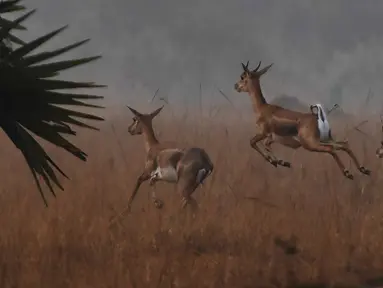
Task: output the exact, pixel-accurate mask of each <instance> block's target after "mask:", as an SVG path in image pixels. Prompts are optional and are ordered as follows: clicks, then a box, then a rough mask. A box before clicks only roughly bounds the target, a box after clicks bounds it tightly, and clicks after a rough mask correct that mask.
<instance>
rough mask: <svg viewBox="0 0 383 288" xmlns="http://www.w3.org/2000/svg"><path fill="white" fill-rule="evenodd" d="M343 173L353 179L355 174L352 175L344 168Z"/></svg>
mask: <svg viewBox="0 0 383 288" xmlns="http://www.w3.org/2000/svg"><path fill="white" fill-rule="evenodd" d="M343 175H344V176H346V177H347V178H348V179H351V180H353V179H354V176H352V174H351V173H350V171H348V170H344V171H343Z"/></svg>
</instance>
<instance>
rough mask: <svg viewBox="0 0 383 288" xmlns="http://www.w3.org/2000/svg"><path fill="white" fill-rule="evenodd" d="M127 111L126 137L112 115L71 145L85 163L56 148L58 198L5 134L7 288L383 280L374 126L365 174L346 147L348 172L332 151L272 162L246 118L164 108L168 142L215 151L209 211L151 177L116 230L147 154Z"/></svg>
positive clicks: (353, 139) (380, 174)
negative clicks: (154, 197) (220, 119)
mask: <svg viewBox="0 0 383 288" xmlns="http://www.w3.org/2000/svg"><path fill="white" fill-rule="evenodd" d="M124 121H126V123H125V125H124ZM124 121H122V120H119V121H116V122H114V123H113V125H114V129H115V130H114V131H115V133H114V132H113V130H112V129H111V125H110V123H106V124H104V126H103V130H102V131H101V132H99V133H95V132H87V131H81V132H80V136H79V137H78V138H76V139H74V142H75V143H78V144H80V146H81V147H82V148H84V149H85V150H86V151H87V152H88V153H89V155H90V156H89V157H90V158H89V161H88V163H87V164H84V163H81V162H80V161H77V160H76V159H73V158H72V157H69V156H68V155H66V154H65V153H63V152H61V151H58V149H56V148H52V147H50V146H47V147H48V151H50V152H51V153H52V155H53V156H54V158H55V159H56V160H57V161H58V163H60V164H61V166H62V168H63V169H64V171H66V172H67V174H68V175H69V176H70V177H71V180H70V181H67V180H64V179H63V184H64V186H65V188H66V190H65V192H58V193H57V199H54V198H53V197H48V200H49V204H50V205H49V207H48V208H45V207H44V205H43V202H42V201H41V198H40V196H39V194H38V191H37V189H36V188H35V186H34V183H33V179H32V176H31V175H30V173H29V171H28V169H27V167H26V165H25V164H24V162H23V159H22V157H21V155H19V153H18V151H17V150H16V149H15V148H14V147H12V145H11V144H10V143H9V142H8V140H7V139H6V138H5V137H2V138H1V143H2V145H1V147H2V149H1V150H0V156H1V159H2V161H1V164H0V172H1V175H2V177H1V178H2V179H1V181H2V185H1V189H2V190H1V193H0V200H1V202H0V203H1V204H0V214H1V217H0V226H1V227H2V232H1V236H0V247H1V252H0V259H1V266H0V287H4V288H5V287H56V288H58V287H82V288H83V287H338V286H336V285H339V287H367V286H359V285H362V284H365V285H367V284H368V285H370V286H369V287H379V285H382V287H383V269H382V268H383V209H382V208H383V207H382V204H383V197H382V192H383V191H382V187H383V171H382V163H381V161H379V160H378V159H376V157H375V150H376V148H377V146H378V144H379V140H380V139H379V137H380V136H378V135H376V134H377V132H376V131H377V130H376V127H375V126H374V125H372V127H370V128H369V129H367V128H366V129H367V132H368V133H370V134H371V135H373V134H374V133H375V135H376V136H374V137H375V138H374V139H370V138H368V137H365V136H363V135H362V134H359V133H358V132H356V131H354V132H352V133H350V135H349V137H350V143H351V147H352V148H353V149H354V150H355V152H356V154H357V156H358V158H359V159H360V160H361V161H362V162H363V163H365V164H366V166H367V167H368V168H370V169H371V170H372V173H373V174H372V176H371V177H368V176H364V175H361V174H360V173H358V171H357V170H356V169H355V167H354V166H352V165H351V163H350V161H349V159H347V157H346V155H342V159H344V161H345V164H346V166H350V170H351V171H352V172H353V173H354V176H355V180H354V181H351V180H348V179H345V178H344V177H343V176H342V174H341V172H340V171H339V170H338V167H337V166H336V164H335V162H334V161H333V159H332V158H331V157H330V156H327V155H319V154H311V153H309V152H306V151H304V150H298V151H296V153H294V152H293V151H292V150H288V149H285V148H283V147H280V146H277V145H276V146H275V151H276V153H277V155H279V156H283V158H284V159H286V160H291V161H292V165H293V168H291V169H287V168H278V169H276V168H274V167H272V166H271V165H270V164H268V163H265V162H264V161H263V160H262V159H261V158H260V156H259V155H257V154H256V152H255V151H253V150H252V149H251V148H250V146H249V139H250V137H251V136H252V131H253V127H252V126H248V127H243V124H241V122H239V121H237V122H232V121H231V122H230V125H229V126H226V125H223V124H215V125H213V124H207V123H208V121H205V122H206V123H201V124H192V123H191V121H189V122H187V120H185V119H184V120H183V121H184V123H183V122H182V121H166V120H164V119H162V118H161V117H159V119H156V122H155V123H156V124H155V126H156V128H157V131H158V134H160V136H159V138H160V139H163V140H165V139H166V140H177V141H179V142H182V143H188V144H193V145H198V146H202V147H204V148H206V150H207V151H208V152H209V153H210V154H211V158H212V160H213V162H214V164H215V171H214V174H213V175H212V176H211V178H209V179H208V180H207V181H206V184H205V186H204V187H203V188H199V189H198V190H197V191H196V193H195V195H194V196H195V198H196V199H197V201H198V203H199V205H200V208H199V211H198V213H196V215H195V217H194V218H193V216H192V213H191V212H190V211H186V212H179V210H178V209H179V205H180V197H179V196H178V195H176V194H175V192H174V191H175V190H174V186H172V185H169V184H162V183H160V184H158V189H157V190H158V196H160V198H161V199H162V200H164V201H165V206H164V208H163V209H162V210H157V209H156V208H155V207H154V206H153V204H152V203H151V201H149V198H148V195H149V194H148V192H149V188H148V185H147V184H144V185H143V186H142V187H141V190H140V191H141V192H140V193H139V195H138V197H137V199H136V202H134V203H133V207H132V212H131V214H129V215H126V216H125V217H124V218H123V219H122V220H121V221H120V222H118V223H116V224H115V225H114V226H111V227H109V226H108V225H109V221H110V219H112V218H113V217H114V216H115V215H116V213H118V212H119V211H121V210H122V209H123V208H124V207H125V205H126V202H127V199H128V197H129V195H130V192H131V190H132V188H133V185H134V182H135V180H136V177H137V176H138V175H139V174H140V172H141V169H142V167H143V164H144V151H143V145H142V139H141V138H140V137H139V136H137V137H131V136H128V133H127V125H128V122H129V121H130V118H126V119H125V120H124ZM338 126H339V127H344V126H345V125H343V123H340V124H339V125H338ZM226 127H227V128H226ZM339 131H340V132H339V133H341V132H342V130H339ZM2 136H3V135H2ZM116 136H117V137H116ZM174 138H175V139H174ZM121 147H122V149H123V151H121ZM46 190H47V189H46ZM379 277H382V278H381V279H379ZM379 282H380V283H379ZM335 284H336V285H335ZM326 285H329V286H326ZM330 285H335V286H330ZM340 285H343V286H340ZM353 285H355V286H353Z"/></svg>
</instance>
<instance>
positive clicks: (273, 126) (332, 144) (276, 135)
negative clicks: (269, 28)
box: [234, 62, 371, 179]
mask: <svg viewBox="0 0 383 288" xmlns="http://www.w3.org/2000/svg"><path fill="white" fill-rule="evenodd" d="M241 64H242V68H243V72H242V74H241V76H240V77H241V79H240V80H239V81H238V82H237V83H235V85H234V89H235V90H236V91H237V92H247V93H248V94H249V96H250V99H251V101H252V106H253V110H254V113H255V114H256V124H257V128H258V133H257V134H256V135H255V136H254V137H253V138H252V139H251V140H250V145H251V147H252V148H253V149H255V150H256V151H257V152H258V153H259V154H260V155H261V156H262V157H263V158H264V159H265V160H266V161H268V162H269V163H271V164H272V165H274V166H275V167H277V166H278V165H280V166H285V167H290V163H289V162H286V161H283V160H280V159H278V158H277V157H275V155H274V154H273V153H272V150H271V146H270V145H271V144H272V143H274V142H277V143H280V144H282V145H284V146H287V147H290V148H293V149H298V148H299V147H303V148H305V149H306V150H308V151H312V152H322V153H328V154H330V155H331V156H332V157H333V158H334V160H335V161H336V163H337V165H338V167H339V168H340V169H341V171H342V173H343V175H344V176H346V177H347V178H349V179H353V178H354V177H353V175H352V174H351V173H350V172H349V171H348V170H347V169H346V168H345V166H344V164H343V163H342V161H341V160H340V158H339V156H338V155H337V153H336V150H342V151H345V152H346V153H347V154H348V155H349V156H350V157H351V159H352V160H353V162H354V164H355V165H356V166H357V168H358V170H359V171H360V172H361V173H363V174H365V175H370V174H371V172H370V171H369V170H368V169H366V168H365V167H363V166H361V165H360V164H359V161H358V160H357V158H356V157H355V155H354V153H353V152H352V150H351V149H350V148H349V146H348V143H347V142H337V141H334V140H333V138H332V136H331V130H330V127H329V126H328V122H327V119H325V118H322V117H323V114H324V115H325V113H324V110H323V108H322V107H321V106H320V105H319V106H318V105H315V107H316V108H317V109H318V113H314V112H313V109H314V108H315V107H314V106H312V107H311V110H312V111H311V113H301V112H297V111H292V110H289V109H285V108H282V107H280V106H277V105H271V104H268V103H267V101H266V99H265V97H264V96H263V93H262V90H261V85H260V77H261V76H262V75H264V74H265V73H266V72H267V71H268V70H269V69H270V68H271V66H272V65H273V64H270V65H268V66H266V67H264V68H262V69H260V70H259V68H260V66H261V62H259V64H258V66H257V68H255V69H254V70H253V71H250V70H249V68H248V66H249V62H247V64H246V65H244V64H243V63H241ZM320 111H321V112H322V113H321V112H320ZM322 119H323V120H322ZM318 123H320V125H318ZM326 123H327V124H326ZM322 124H323V125H322ZM260 141H263V143H264V144H265V146H266V147H265V148H266V149H265V151H262V150H261V149H260V147H259V146H258V142H260Z"/></svg>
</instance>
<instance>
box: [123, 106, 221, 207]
mask: <svg viewBox="0 0 383 288" xmlns="http://www.w3.org/2000/svg"><path fill="white" fill-rule="evenodd" d="M127 107H128V108H129V109H130V111H132V113H133V114H134V117H133V123H132V124H131V125H130V126H129V128H128V131H129V133H130V134H131V135H141V134H142V135H143V136H144V140H145V151H146V162H145V168H144V171H143V172H142V173H141V175H140V176H139V177H138V179H137V182H136V185H135V187H134V190H133V193H132V195H131V197H130V199H129V202H128V208H127V210H130V206H131V204H132V202H133V200H134V198H135V196H136V194H137V192H138V189H139V188H140V186H141V184H142V183H143V182H145V181H147V180H149V185H150V186H151V187H152V199H153V203H154V205H155V206H156V207H157V208H162V206H163V202H162V201H161V200H160V199H158V198H157V197H156V193H155V183H156V182H157V181H165V182H169V183H176V184H177V190H178V192H179V193H180V194H181V196H182V201H181V204H182V208H185V206H186V205H187V204H189V203H191V202H194V201H195V200H194V199H193V198H192V197H191V195H192V194H193V192H194V191H195V190H196V189H197V187H198V186H199V185H200V184H202V183H203V182H204V180H205V179H206V178H207V177H208V176H209V175H210V174H211V173H212V172H213V169H214V166H213V164H212V162H211V160H210V158H209V156H208V154H207V153H206V151H205V150H204V149H201V148H197V147H192V148H187V149H181V148H176V147H175V145H171V144H170V145H169V144H168V145H166V144H161V143H159V141H158V140H157V138H156V136H155V133H154V130H153V126H152V120H153V118H154V117H156V116H157V115H158V114H159V113H160V111H161V110H162V108H163V107H164V106H162V107H160V108H158V109H157V110H155V111H154V112H152V113H150V114H142V113H140V112H138V111H136V110H135V109H133V108H131V107H129V106H127Z"/></svg>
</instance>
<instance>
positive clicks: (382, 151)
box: [376, 115, 383, 158]
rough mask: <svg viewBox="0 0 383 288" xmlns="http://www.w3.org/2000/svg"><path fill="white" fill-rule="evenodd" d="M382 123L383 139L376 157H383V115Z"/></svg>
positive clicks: (382, 117) (381, 117) (381, 116)
mask: <svg viewBox="0 0 383 288" xmlns="http://www.w3.org/2000/svg"><path fill="white" fill-rule="evenodd" d="M380 124H381V126H382V133H381V134H382V136H381V137H382V140H381V141H380V147H379V148H378V149H377V150H376V157H378V158H383V115H380Z"/></svg>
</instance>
